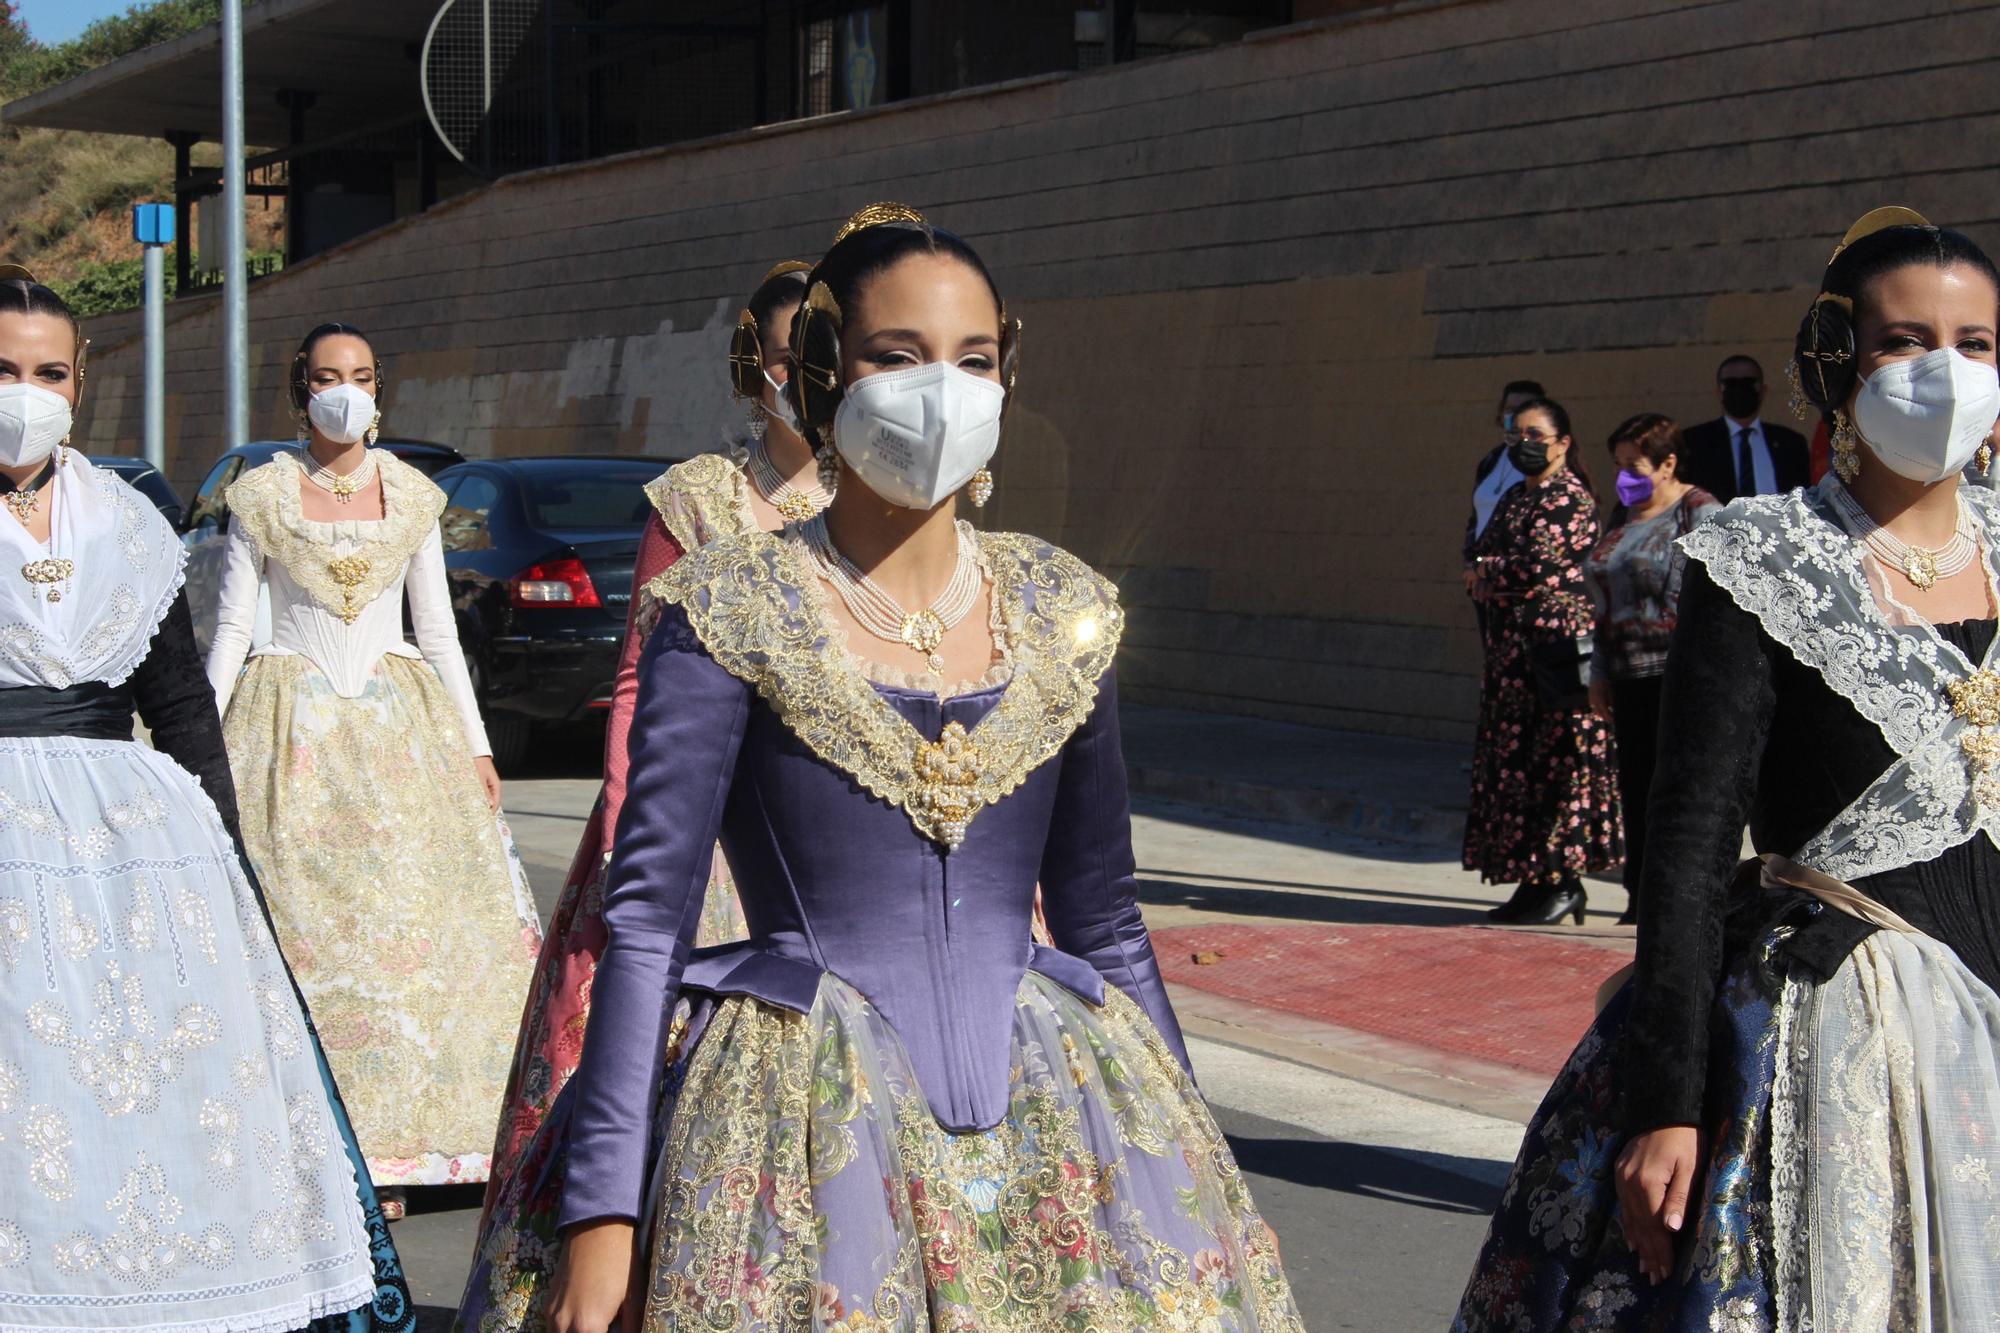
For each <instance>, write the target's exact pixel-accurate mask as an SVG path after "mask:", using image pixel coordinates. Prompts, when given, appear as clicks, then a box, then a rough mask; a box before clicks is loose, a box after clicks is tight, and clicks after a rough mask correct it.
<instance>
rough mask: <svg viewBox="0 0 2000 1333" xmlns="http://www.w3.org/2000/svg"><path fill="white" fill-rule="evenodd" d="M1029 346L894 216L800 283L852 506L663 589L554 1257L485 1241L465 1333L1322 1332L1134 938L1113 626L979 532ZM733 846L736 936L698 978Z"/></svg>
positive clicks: (847, 240)
mask: <svg viewBox="0 0 2000 1333" xmlns="http://www.w3.org/2000/svg"><path fill="white" fill-rule="evenodd" d="M1017 342H1018V326H1016V325H1014V324H1013V323H1012V321H1010V320H1008V319H1007V317H1006V315H1005V313H1004V311H1003V309H1002V308H1001V305H1000V302H999V299H998V296H997V293H996V291H995V288H994V285H993V281H992V279H991V277H990V276H989V275H988V274H987V272H986V270H985V268H984V266H983V265H982V264H981V263H980V261H979V259H978V257H977V255H976V254H974V253H973V251H972V250H971V249H970V247H968V246H967V245H966V244H965V243H964V242H963V241H962V240H959V239H958V238H957V237H954V236H951V235H950V234H949V233H946V232H942V231H938V230H935V229H933V228H932V227H931V226H930V225H929V224H928V223H926V222H924V221H923V220H922V219H921V218H919V217H917V216H916V215H915V214H913V213H911V212H910V211H909V210H907V209H904V208H901V207H899V206H895V205H876V206H873V207H871V208H870V209H867V210H864V212H863V213H862V214H860V215H858V216H857V217H856V218H855V219H854V220H852V221H851V222H850V223H849V224H848V226H847V227H846V228H845V229H843V231H842V233H841V235H840V237H839V238H838V239H836V241H835V243H834V245H833V247H832V249H831V250H830V251H829V252H828V253H827V255H826V257H825V258H823V259H822V260H821V261H820V263H819V264H818V265H817V266H816V267H815V269H814V270H813V273H812V275H811V281H810V282H809V284H808V296H807V303H806V306H805V307H804V309H803V310H802V312H801V314H800V315H799V323H798V324H796V325H795V326H794V330H793V335H792V351H793V358H794V373H793V376H792V379H791V389H792V406H793V407H794V409H795V410H797V411H798V413H799V415H800V418H801V420H802V421H804V422H805V423H806V424H807V426H808V428H809V433H810V434H811V435H812V436H814V437H816V438H819V439H821V440H822V441H823V442H824V444H825V446H826V447H827V448H829V449H837V451H838V458H839V467H840V469H841V472H840V488H839V490H838V492H837V493H836V495H835V498H834V500H833V503H832V505H831V506H830V507H829V508H828V509H827V511H826V513H825V514H824V515H822V516H821V517H820V518H817V519H814V520H812V521H810V522H807V523H804V524H800V525H797V526H795V527H792V528H788V529H787V530H786V532H785V533H784V534H782V535H772V534H767V533H747V534H743V535H741V536H737V537H731V538H724V539H720V540H717V541H714V542H711V543H710V544H709V545H707V546H705V547H703V548H701V549H700V550H699V551H695V552H691V553H689V554H687V555H686V556H684V557H682V559H681V560H680V561H679V562H678V563H676V564H675V566H674V567H673V568H672V569H671V570H669V571H668V572H667V573H666V574H665V575H664V576H662V577H661V578H660V579H658V580H656V581H655V583H654V584H653V591H654V593H655V595H656V596H657V597H658V598H659V600H660V602H661V605H662V610H661V613H660V623H659V625H658V627H657V628H656V629H655V630H654V632H653V634H652V635H651V637H650V638H649V640H648V642H647V646H646V649H645V655H644V657H643V658H642V659H641V662H640V667H639V677H640V686H639V704H638V707H637V709H636V711H635V713H634V717H633V723H632V737H631V762H632V770H631V777H630V783H629V790H628V794H627V797H626V809H627V812H628V813H627V816H626V818H625V820H624V821H623V826H622V827H621V828H620V830H619V837H618V843H617V846H616V848H615V849H614V852H613V861H612V868H611V873H610V878H609V881H608V884H607V888H606V891H605V920H606V924H607V926H608V928H609V931H610V946H609V947H608V948H607V950H606V952H605V955H604V957H603V959H602V961H601V962H600V964H599V968H598V972H597V978H596V983H595V985H596V1004H595V1008H594V1010H593V1013H592V1020H591V1030H590V1034H589V1040H588V1041H587V1042H586V1043H585V1046H584V1052H583V1062H582V1065H581V1067H580V1068H579V1070H578V1072H577V1076H576V1077H575V1078H574V1079H573V1080H572V1081H571V1083H570V1085H569V1087H568V1088H567V1089H565V1091H564V1093H563V1096H562V1098H560V1099H559V1100H558V1103H557V1106H556V1108H555V1110H554V1112H553V1113H552V1114H551V1117H550V1120H549V1126H550V1127H551V1128H553V1129H559V1131H560V1134H561V1139H560V1143H561V1151H560V1153H558V1154H557V1155H556V1156H555V1157H554V1158H553V1159H552V1160H551V1162H550V1163H549V1165H548V1168H547V1173H548V1175H549V1177H550V1179H551V1180H552V1181H554V1182H555V1183H556V1185H557V1187H558V1188H560V1190H561V1194H562V1208H561V1216H560V1219H559V1220H560V1222H561V1224H562V1226H561V1230H560V1231H559V1232H556V1233H550V1232H547V1231H541V1230H534V1229H527V1228H523V1229H520V1230H516V1231H513V1232H505V1231H499V1232H496V1233H495V1234H493V1235H492V1236H490V1237H489V1238H488V1241H487V1243H486V1246H485V1248H484V1250H483V1251H482V1253H481V1254H480V1255H479V1256H478V1257H477V1259H476V1262H475V1266H474V1269H473V1273H472V1275H471V1278H470V1281H469V1283H468V1287H467V1292H466V1300H465V1303H464V1304H463V1305H462V1306H461V1308H460V1312H459V1313H460V1321H461V1323H462V1324H463V1325H464V1326H465V1327H468V1328H477V1329H480V1330H498V1329H515V1328H525V1327H546V1328H548V1329H550V1330H553V1331H554V1333H581V1331H582V1330H589V1331H590V1333H598V1331H599V1330H602V1329H604V1328H606V1327H607V1326H608V1325H611V1324H613V1323H614V1322H619V1321H621V1319H622V1320H623V1321H624V1324H625V1326H627V1327H630V1326H633V1325H634V1324H636V1322H637V1321H638V1320H639V1318H640V1317H641V1316H643V1318H644V1321H645V1324H646V1326H647V1327H649V1328H654V1329H660V1330H665V1329H693V1328H703V1329H739V1330H780V1329H783V1330H806V1329H826V1330H846V1331H847V1333H855V1331H857V1330H864V1329H866V1330H884V1329H895V1330H917V1329H954V1330H999V1329H1043V1328H1061V1327H1075V1328H1103V1329H1121V1330H1123V1329H1138V1328H1203V1329H1212V1330H1222V1331H1228V1330H1252V1329H1259V1330H1273V1329H1279V1330H1296V1329H1299V1328H1301V1327H1302V1325H1301V1324H1300V1321H1299V1315H1298V1311H1297V1309H1296V1307H1295V1306H1294V1304H1293V1302H1292V1299H1291V1295H1290V1291H1289V1288H1288V1286H1287V1284H1286V1281H1285V1277H1284V1274H1283V1272H1282V1270H1281V1268H1280V1266H1279V1264H1278V1260H1277V1255H1276V1249H1275V1245H1274V1243H1273V1240H1272V1237H1271V1235H1270V1233H1269V1230H1268V1229H1267V1228H1266V1227H1265V1226H1264V1224H1263V1222H1262V1221H1261V1219H1260V1218H1259V1217H1258V1216H1257V1214H1256V1212H1255V1210H1254V1207H1253V1206H1252V1204H1251V1202H1250V1199H1249V1196H1248V1193H1247V1191H1246V1189H1245V1187H1244V1184H1243V1180H1242V1176H1241V1174H1240V1173H1239V1172H1238V1170H1237V1168H1236V1165H1235V1162H1234V1160H1233V1159H1232V1157H1231V1155H1230V1152H1229V1148H1228V1145H1227V1144H1226V1143H1225V1142H1224V1140H1223V1139H1222V1136H1221V1134H1220V1133H1219V1132H1218V1131H1217V1130H1216V1127H1215V1124H1214V1121H1213V1120H1212V1119H1211V1118H1210V1116H1209V1114H1208V1111H1207V1108H1206V1107H1205V1106H1204V1105H1203V1103H1202V1100H1201V1097H1200V1095H1199V1094H1198V1093H1197V1092H1196V1091H1195V1088H1194V1085H1193V1083H1192V1081H1191V1080H1190V1078H1189V1076H1188V1072H1187V1057H1186V1051H1185V1048H1184V1045H1183V1043H1182V1041H1181V1037H1180V1033H1179V1029H1178V1026H1177V1024H1176V1023H1175V1021H1174V1016H1173V1010H1172V1007H1171V1005H1170V1004H1169V1003H1168V1001H1167V998H1166V993H1165V989H1164V986H1163V984H1162V982H1161V979H1160V974H1159V968H1158V964H1157V962H1156V960H1155V959H1154V957H1153V953H1152V949H1151V946H1150V944H1149V942H1148V939H1147V935H1146V930H1145V926H1144V924H1143V922H1142V920H1141V918H1140V915H1139V910H1138V900H1137V893H1136V880H1135V874H1136V871H1135V868H1134V863H1133V856H1132V848H1131V830H1130V817H1129V812H1128V808H1127V801H1126V795H1125V773H1124V764H1123V759H1122V756H1121V754H1120V750H1119V744H1118V715H1117V698H1116V685H1115V679H1114V673H1113V671H1112V669H1111V663H1112V659H1113V656H1114V654H1115V651H1116V648H1117V643H1118V638H1119V631H1120V628H1121V624H1122V617H1121V615H1120V612H1119V609H1118V605H1117V598H1116V590H1115V589H1113V588H1112V587H1111V585H1110V584H1109V583H1107V582H1105V581H1104V580H1103V579H1101V578H1099V577H1098V576H1097V575H1096V574H1095V573H1093V572H1092V571H1091V570H1090V569H1089V568H1088V567H1086V566H1085V565H1083V564H1082V562H1080V561H1078V560H1077V559H1075V557H1073V556H1070V555H1068V554H1066V553H1064V552H1062V551H1059V550H1057V549H1055V548H1054V547H1051V546H1049V545H1047V544H1045V543H1043V542H1040V541H1037V540H1035V539H1034V538H1031V537H1026V536H1021V535H1017V534H1004V533H1003V534H991V535H986V536H980V535H978V534H975V533H974V532H973V531H972V529H971V528H970V526H969V525H967V524H964V523H961V522H958V521H956V518H955V497H956V494H957V492H958V491H960V490H961V489H964V488H966V487H967V486H968V484H969V483H983V482H985V481H987V480H988V478H987V477H985V476H984V475H983V474H984V464H985V462H986V461H987V459H988V458H990V457H991V455H992V453H993V450H994V447H995V445H996V444H997V442H998V438H999V428H1000V416H1001V411H1002V408H1003V406H1004V404H1005V401H1006V398H1007V392H1008V388H1007V386H1009V385H1010V384H1011V381H1012V377H1013V368H1014V363H1015V352H1016V348H1017ZM905 608H913V609H910V610H907V611H906V610H905ZM952 682H962V683H959V684H952ZM669 702H671V706H670V707H659V706H657V705H660V704H667V703H669ZM640 812H644V817H643V818H642V817H640ZM718 836H720V838H721V841H722V844H723V846H724V848H725V849H726V850H727V852H728V854H729V859H730V864H731V866H732V867H734V869H735V872H736V877H737V887H738V891H739V894H740V896H741V899H742V902H743V909H744V914H745V917H746V919H747V921H748V923H749V927H750V938H749V939H748V940H747V941H744V942H742V943H740V944H735V945H727V946H723V947H720V948H715V949H706V950H699V951H696V950H693V949H692V942H693V937H694V933H695V929H696V924H697V921H698V917H699V911H700V901H699V900H700V895H701V891H702V888H703V886H704V884H705V882H706V879H707V874H708V861H709V856H710V850H711V847H712V845H713V844H714V842H715V840H716V838H717V837H718ZM1038 880H1039V881H1040V883H1041V885H1042V887H1043V890H1044V893H1045V896H1046V902H1047V905H1048V920H1049V926H1050V930H1051V933H1052V935H1053V936H1054V940H1055V945H1054V946H1053V947H1051V946H1042V945H1036V944H1033V943H1031V941H1030V939H1029V931H1028V923H1029V917H1030V913H1031V911H1032V906H1033V901H1034V895H1035V888H1036V884H1037V881H1038ZM683 995H685V996H686V997H687V998H688V999H689V1000H690V1001H691V1003H692V1006H693V1013H692V1016H691V1019H690V1022H689V1026H688V1030H687V1032H686V1034H685V1037H684V1039H683V1040H681V1041H680V1042H678V1043H677V1045H676V1046H675V1048H674V1050H673V1053H672V1054H671V1055H670V1054H669V1051H668V1037H669V1033H668V1023H669V1019H670V1017H671V1014H672V1012H673V1006H674V1003H675V1002H676V1000H678V999H679V998H680V997H682V996H683ZM649 1181H650V1182H651V1184H650V1186H649ZM635 1261H636V1262H635ZM552 1271H553V1274H554V1277H553V1281H551V1280H550V1277H551V1273H552Z"/></svg>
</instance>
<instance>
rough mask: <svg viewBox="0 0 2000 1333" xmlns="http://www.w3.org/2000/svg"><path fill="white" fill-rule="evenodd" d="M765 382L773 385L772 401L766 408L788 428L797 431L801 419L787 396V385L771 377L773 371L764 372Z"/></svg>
mask: <svg viewBox="0 0 2000 1333" xmlns="http://www.w3.org/2000/svg"><path fill="white" fill-rule="evenodd" d="M764 383H766V384H768V385H770V386H771V401H770V402H768V403H765V404H764V410H765V411H766V412H768V413H770V414H771V416H772V418H773V419H774V420H776V421H778V422H779V423H781V424H782V425H783V426H784V427H785V429H786V430H789V431H793V432H797V430H798V428H799V419H798V418H797V417H796V416H794V415H793V414H792V404H791V401H790V400H789V399H787V398H786V397H785V386H784V385H782V384H780V383H778V382H777V381H776V380H774V379H772V378H771V372H770V371H768V370H767V371H765V372H764Z"/></svg>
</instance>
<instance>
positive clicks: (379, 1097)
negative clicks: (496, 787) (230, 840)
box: [223, 655, 541, 1186]
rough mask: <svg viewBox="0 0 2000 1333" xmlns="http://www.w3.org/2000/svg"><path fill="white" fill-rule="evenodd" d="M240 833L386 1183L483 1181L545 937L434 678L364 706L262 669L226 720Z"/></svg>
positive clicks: (297, 676)
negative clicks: (516, 1037)
mask: <svg viewBox="0 0 2000 1333" xmlns="http://www.w3.org/2000/svg"><path fill="white" fill-rule="evenodd" d="M223 731H224V735H225V737H226V739H227V741H228V744H229V761H230V768H231V769H232V770H233V772H234V774H235V778H236V793H237V800H238V803H239V805H240V807H241V810H242V819H243V838H244V842H245V843H246V844H247V845H248V847H249V851H250V857H251V860H252V862H253V863H254V864H255V865H256V867H257V872H258V875H259V877H260V878H261V879H262V881H263V884H264V892H265V895H266V897H267V898H268V899H269V901H270V906H271V915H272V918H273V920H274V921H275V922H276V924H277V929H278V942H279V943H280V944H281V945H282V946H283V947H284V950H285V956H286V958H287V959H289V960H290V962H291V965H292V968H293V971H294V972H295V973H296V974H297V976H298V979H299V985H300V987H301V988H302V989H303V990H304V991H305V995H306V1002H307V1003H308V1004H310V1005H311V1006H312V1012H313V1018H314V1021H315V1022H316V1023H317V1024H318V1026H319V1029H320V1034H321V1036H322V1038H323V1039H324V1041H325V1044H326V1053H327V1058H328V1059H329V1060H330V1061H331V1062H332V1065H333V1072H334V1075H335V1077H336V1078H337V1079H338V1080H339V1083H340V1088H341V1092H342V1094H343V1095H344V1096H345V1098H346V1101H347V1106H348V1111H349V1113H350V1114H351V1115H352V1116H353V1119H354V1128H355V1132H356V1134H357V1135H359V1137H360V1140H361V1146H362V1149H363V1151H364V1152H365V1153H366V1154H367V1157H368V1167H369V1170H370V1171H371V1172H372V1173H373V1174H374V1177H375V1183H376V1184H377V1185H378V1186H383V1185H436V1184H446V1183H457V1182H469V1181H480V1180H484V1179H485V1178H486V1170H487V1154H488V1150H489V1149H490V1148H491V1146H492V1143H493V1118H494V1115H495V1113H496V1112H497V1111H498V1110H499V1107H500V1096H501V1091H502V1089H503V1088H504V1087H505V1086H506V1079H507V1053H508V1051H509V1050H510V1049H511V1047H512V1044H513V1037H514V1033H515V1030H516V1025H517V1022H518V1019H519V1017H520V1013H521V1007H520V1006H521V996H522V994H523V993H524V992H525V991H526V990H527V987H528V978H529V975H530V970H531V968H532V966H533V959H534V956H535V950H536V949H537V948H538V947H539V946H540V943H541V933H540V930H539V928H538V926H537V923H536V918H535V909H534V904H533V901H532V900H531V899H530V898H529V896H528V886H527V879H526V876H525V875H524V874H523V873H522V870H521V864H520V857H519V856H518V855H517V854H516V852H515V851H514V847H513V842H512V838H511V837H510V835H509V834H508V832H507V829H506V825H505V824H504V823H503V822H501V821H499V820H496V819H495V818H494V816H493V812H492V810H491V809H490V808H489V807H488V805H487V803H486V793H485V791H484V789H483V788H482V787H481V786H480V784H479V780H478V776H477V774H476V773H475V771H474V769H473V766H472V756H471V753H470V751H469V750H468V749H467V747H466V744H465V733H464V728H463V726H462V725H461V723H460V722H459V719H458V714H457V711H456V710H455V709H454V708H453V707H452V705H451V701H450V699H449V698H448V697H447V696H446V695H445V692H444V686H443V685H442V684H440V683H439V681H438V678H437V675H436V673H435V672H433V671H432V670H431V668H430V666H429V665H428V664H426V663H424V662H422V661H419V660H415V659H412V658H406V657H399V656H394V655H389V656H385V657H383V659H382V661H381V664H380V666H379V667H378V668H377V670H376V673H375V675H374V676H372V677H371V678H370V680H369V682H368V685H367V687H366V688H365V689H364V690H363V691H362V693H361V694H360V695H359V696H358V697H356V698H352V699H348V698H343V697H341V696H340V695H339V694H337V693H335V692H334V689H333V687H332V685H331V684H330V683H329V682H328V681H327V680H326V678H325V677H324V676H323V675H321V674H320V672H319V671H318V670H317V669H316V668H314V667H313V666H312V664H311V663H310V662H309V661H307V660H306V659H305V658H303V657H298V656H284V655H270V656H262V657H257V658H253V659H252V660H251V663H250V666H249V669H248V670H247V671H245V673H244V676H243V680H242V682H241V683H240V684H239V685H238V686H237V688H236V692H235V694H234V696H233V697H232V698H231V700H230V704H229V716H228V718H227V719H226V721H225V723H224V727H223Z"/></svg>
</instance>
